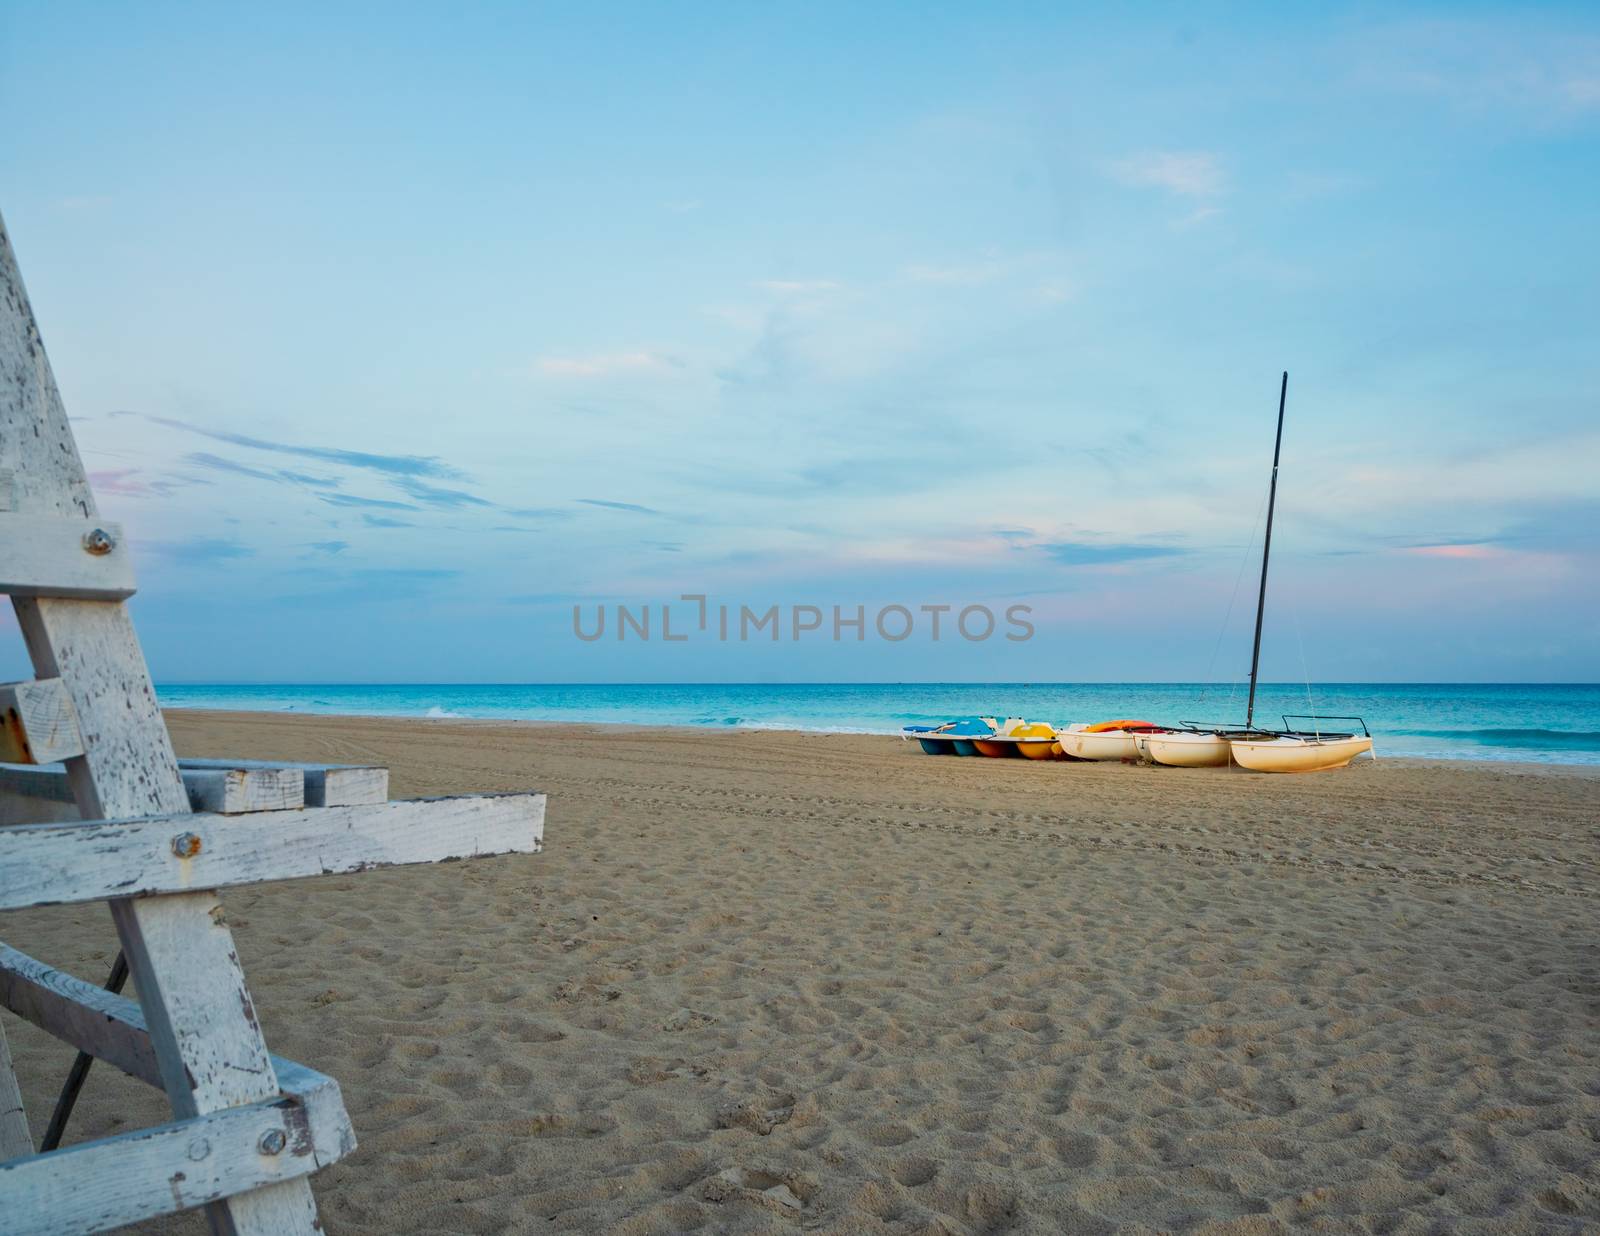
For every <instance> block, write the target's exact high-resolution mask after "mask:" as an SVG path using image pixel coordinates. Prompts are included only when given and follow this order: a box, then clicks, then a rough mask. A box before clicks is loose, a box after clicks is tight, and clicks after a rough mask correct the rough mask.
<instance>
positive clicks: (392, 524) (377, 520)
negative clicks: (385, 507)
mask: <svg viewBox="0 0 1600 1236" xmlns="http://www.w3.org/2000/svg"><path fill="white" fill-rule="evenodd" d="M361 522H362V523H364V524H366V526H367V527H369V528H415V527H416V524H414V523H412V522H411V521H410V520H409V519H394V518H392V517H391V516H388V515H363V516H362V517H361Z"/></svg>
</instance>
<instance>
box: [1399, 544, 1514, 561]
mask: <svg viewBox="0 0 1600 1236" xmlns="http://www.w3.org/2000/svg"><path fill="white" fill-rule="evenodd" d="M1405 552H1406V553H1408V554H1421V555H1423V556H1424V557H1426V558H1497V557H1499V556H1500V555H1501V554H1503V553H1504V552H1505V551H1504V550H1500V549H1496V548H1495V547H1494V546H1493V545H1482V544H1478V545H1409V546H1407V547H1406V551H1405Z"/></svg>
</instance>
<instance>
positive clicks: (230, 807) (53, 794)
mask: <svg viewBox="0 0 1600 1236" xmlns="http://www.w3.org/2000/svg"><path fill="white" fill-rule="evenodd" d="M180 772H181V774H182V777H183V788H184V790H185V791H186V792H187V793H188V796H189V806H190V808H191V809H192V810H195V811H210V812H215V813H217V814H220V815H241V814H244V813H246V812H252V811H295V810H298V809H299V808H301V807H303V806H305V805H306V803H305V781H304V777H303V774H302V773H301V771H300V770H299V769H298V768H295V767H293V766H292V765H287V764H286V765H284V766H282V767H280V768H184V769H181V770H180ZM9 798H16V799H37V800H39V801H41V802H48V803H64V804H71V803H72V801H73V798H72V786H71V785H70V784H69V783H68V781H67V770H66V769H65V768H61V767H45V768H31V767H19V766H17V765H14V764H0V803H3V802H4V800H6V799H9ZM0 811H3V807H0ZM63 818H64V819H72V818H74V816H73V815H70V814H69V815H67V816H64V817H62V816H54V815H43V816H38V817H35V818H33V819H27V820H24V819H23V818H21V817H17V818H8V817H7V816H6V815H5V814H0V822H4V823H12V824H20V823H30V824H32V823H44V822H46V821H48V820H56V819H63Z"/></svg>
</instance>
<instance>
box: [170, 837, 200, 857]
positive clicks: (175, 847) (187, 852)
mask: <svg viewBox="0 0 1600 1236" xmlns="http://www.w3.org/2000/svg"><path fill="white" fill-rule="evenodd" d="M172 852H173V853H174V854H176V855H177V856H178V857H179V858H193V857H194V856H195V855H196V854H198V853H200V838H199V837H197V836H196V835H195V834H194V833H179V834H178V835H177V836H176V837H174V838H173V839H172Z"/></svg>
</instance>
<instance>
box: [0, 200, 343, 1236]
mask: <svg viewBox="0 0 1600 1236" xmlns="http://www.w3.org/2000/svg"><path fill="white" fill-rule="evenodd" d="M0 469H9V470H11V471H12V472H13V473H14V483H13V495H12V496H13V510H14V511H16V512H17V513H19V514H25V515H30V516H42V515H57V516H68V517H72V518H76V519H85V520H93V519H95V518H96V517H97V514H98V512H97V511H96V509H95V504H94V496H93V494H92V493H91V492H90V489H89V481H88V476H87V474H86V473H85V472H84V468H83V460H82V459H81V457H80V456H79V454H78V448H77V443H76V442H75V441H74V440H73V435H72V428H71V425H70V424H69V423H68V421H67V415H66V409H65V408H64V407H63V406H62V403H61V393H60V391H59V389H58V388H57V386H56V381H55V377H54V375H53V374H52V373H51V370H50V362H49V359H48V358H47V357H46V355H45V350H44V343H43V340H42V339H41V338H40V336H39V327H38V323H37V322H36V320H35V318H34V314H33V309H32V307H31V306H30V305H29V304H28V296H27V292H26V291H25V290H24V289H23V286H22V276H21V273H20V272H19V271H18V269H17V262H16V254H15V253H14V252H13V250H12V248H11V239H10V235H9V233H8V232H7V231H6V227H5V223H4V221H3V220H0ZM79 552H83V551H82V550H81V549H80V551H79ZM11 602H12V605H13V606H14V607H15V608H16V611H17V622H18V625H19V626H20V627H21V628H22V633H23V638H24V640H25V641H26V642H27V645H28V653H29V655H30V657H31V658H32V660H33V668H34V674H35V675H36V676H37V677H40V678H51V677H55V678H60V679H61V680H62V682H63V683H65V685H66V687H67V691H68V693H69V694H70V695H71V697H72V703H73V706H74V708H76V710H77V713H78V726H79V730H80V732H81V733H82V735H83V740H84V746H85V748H86V750H85V754H84V755H83V756H80V757H78V758H76V759H73V760H69V761H68V762H67V773H68V776H69V777H70V779H71V781H72V787H73V794H74V797H75V798H76V800H77V804H78V809H79V811H80V813H81V814H82V815H83V816H84V817H85V818H86V819H102V818H108V817H111V818H115V817H125V816H139V815H167V814H174V813H181V812H183V811H185V810H186V809H187V807H188V796H187V794H186V793H185V791H184V788H183V783H182V782H181V781H180V780H179V778H178V765H177V761H176V759H175V758H174V756H173V752H172V743H171V741H170V740H169V738H168V737H167V730H166V725H165V724H164V723H163V721H162V719H161V713H160V710H159V709H158V708H157V706H156V698H155V690H154V688H153V687H152V686H151V683H150V674H149V671H148V670H147V669H146V667H145V663H144V654H143V653H142V652H141V651H140V649H139V641H138V639H137V638H136V637H135V635H134V633H133V624H132V622H131V620H130V619H129V617H128V613H127V607H126V606H125V605H124V604H122V603H121V602H119V601H90V600H74V599H64V598H60V597H44V596H40V597H23V596H13V597H12V598H11ZM24 827H31V826H24ZM45 827H65V826H64V825H60V826H50V825H46V826H45ZM4 831H8V832H9V831H13V830H4ZM216 910H218V906H217V901H216V898H215V897H214V896H211V895H208V894H205V893H196V894H191V895H187V896H182V897H168V898H159V899H150V900H145V901H140V902H137V903H133V904H128V903H119V904H118V905H116V906H113V910H112V913H113V918H114V919H115V921H116V924H117V931H118V934H119V935H120V936H121V939H122V947H123V951H124V952H125V953H126V954H127V956H128V960H129V964H130V966H132V968H133V973H134V976H135V981H136V982H137V983H138V986H139V992H140V996H141V998H142V999H144V1000H146V1001H148V1002H149V1005H148V1011H149V1012H150V1014H151V1016H150V1033H151V1038H152V1039H153V1040H154V1043H155V1046H156V1051H157V1056H158V1059H159V1060H160V1062H161V1073H162V1080H163V1083H164V1085H165V1087H166V1090H167V1094H168V1097H169V1099H170V1100H171V1102H172V1105H173V1110H174V1112H175V1113H176V1114H177V1115H179V1116H180V1117H186V1116H191V1115H195V1114H198V1113H200V1112H204V1111H210V1110H215V1109H217V1108H221V1107H236V1106H239V1105H240V1104H243V1103H248V1102H254V1101H258V1100H262V1099H267V1098H271V1097H273V1095H274V1094H275V1093H276V1089H277V1082H276V1078H274V1077H273V1076H272V1069H271V1067H270V1063H267V1062H266V1055H265V1053H266V1048H265V1045H264V1044H263V1043H262V1040H261V1030H260V1027H259V1025H258V1024H257V1022H256V1019H255V1016H254V1012H253V1008H252V1005H251V1001H250V992H249V988H248V987H247V986H246V985H245V981H244V974H243V972H242V970H241V969H240V967H239V959H238V957H237V955H236V954H235V953H234V950H233V945H232V939H231V937H230V936H229V934H228V931H227V928H226V927H223V926H221V925H220V916H219V919H216V920H214V919H213V918H212V912H213V911H216ZM235 1062H236V1063H237V1065H238V1068H237V1069H235V1068H234V1063H235ZM245 1196H246V1197H247V1198H248V1199H249V1200H247V1201H246V1200H238V1201H235V1200H228V1201H222V1202H217V1203H214V1204H212V1205H211V1206H210V1207H208V1210H207V1214H208V1217H209V1218H210V1220H211V1224H212V1227H213V1229H215V1230H217V1231H219V1232H233V1233H239V1234H240V1236H257V1234H260V1236H267V1234H268V1233H304V1234H307V1236H309V1234H310V1233H312V1232H314V1231H316V1230H317V1228H318V1224H317V1222H316V1211H315V1204H314V1203H313V1202H312V1200H311V1189H310V1186H309V1185H308V1184H307V1183H306V1182H305V1181H304V1180H303V1179H298V1180H295V1181H293V1182H291V1183H288V1184H281V1185H274V1186H272V1187H270V1188H266V1189H260V1190H257V1191H256V1192H255V1193H253V1194H249V1195H245Z"/></svg>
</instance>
